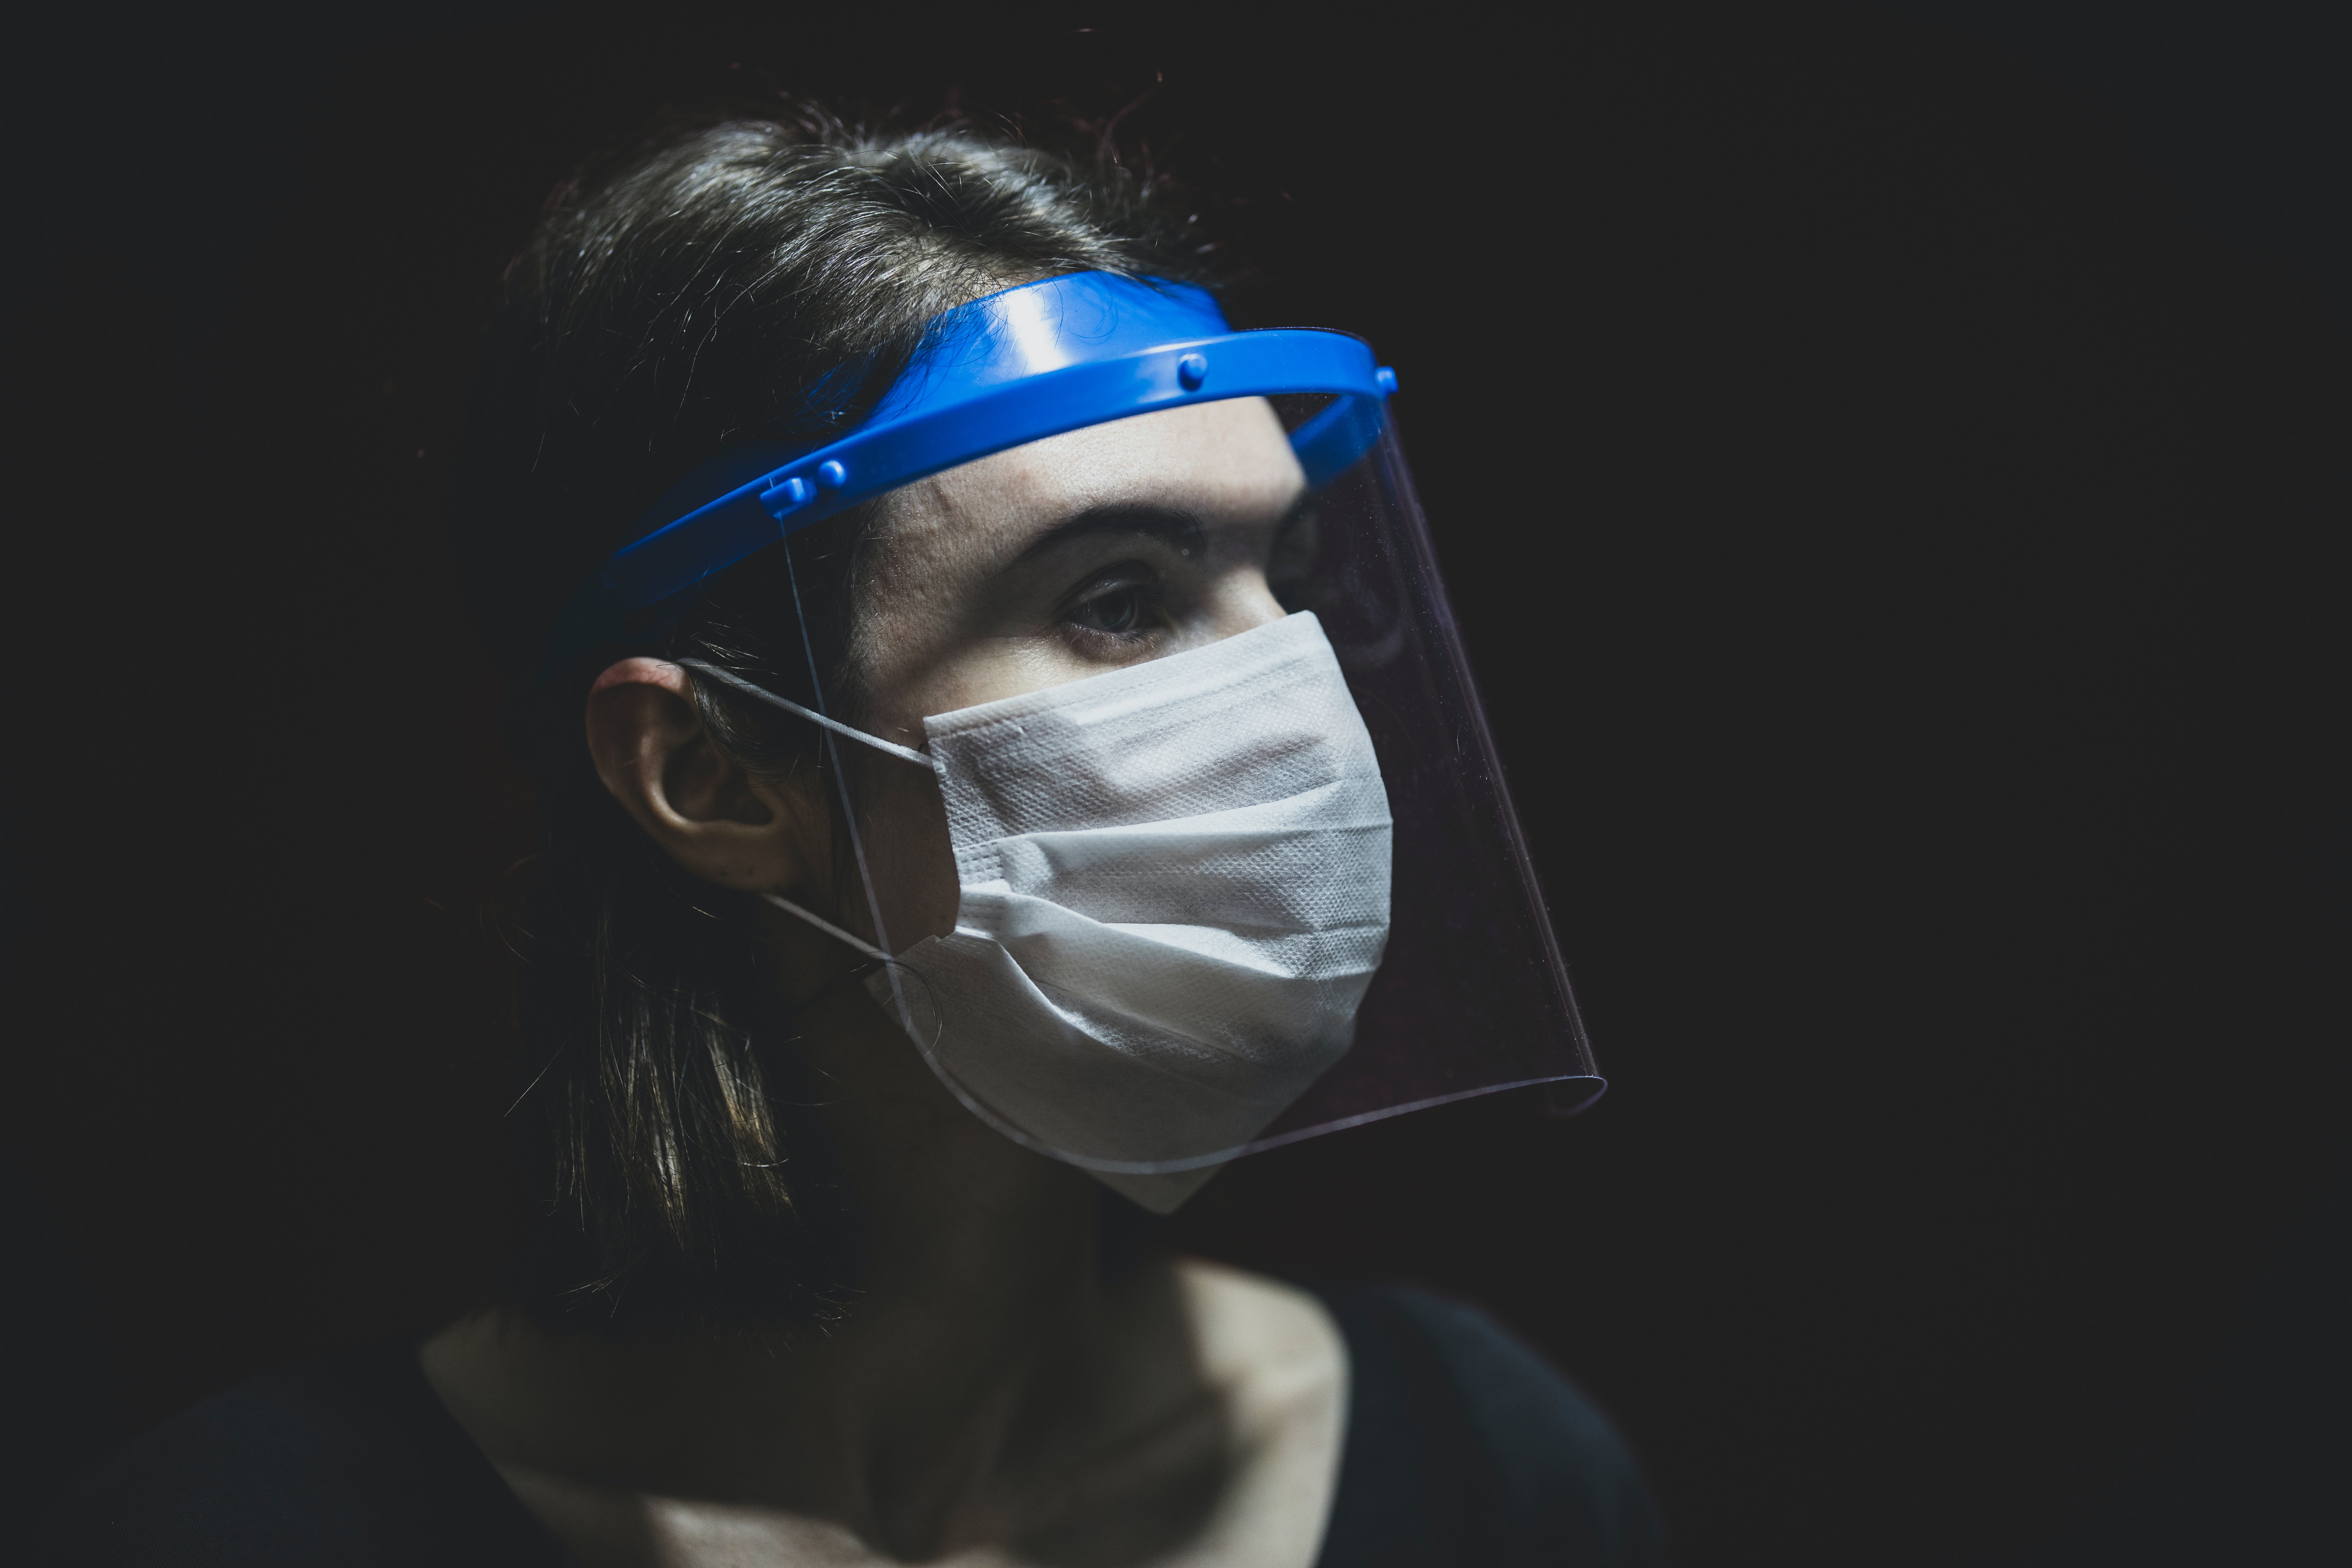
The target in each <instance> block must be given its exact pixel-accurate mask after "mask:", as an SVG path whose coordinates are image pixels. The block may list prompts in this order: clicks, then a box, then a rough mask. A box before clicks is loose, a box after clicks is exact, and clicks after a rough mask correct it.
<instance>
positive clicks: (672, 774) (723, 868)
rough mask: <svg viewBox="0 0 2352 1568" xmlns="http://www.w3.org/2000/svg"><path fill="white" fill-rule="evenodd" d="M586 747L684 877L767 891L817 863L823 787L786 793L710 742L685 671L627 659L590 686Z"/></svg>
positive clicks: (608, 784)
mask: <svg viewBox="0 0 2352 1568" xmlns="http://www.w3.org/2000/svg"><path fill="white" fill-rule="evenodd" d="M588 754H589V755H590V756H591V757H593V759H594V760H595V763H596V776H597V777H599V778H601V779H603V780H604V787H605V788H606V789H608V790H611V791H612V792H613V798H614V800H617V801H619V802H620V803H621V805H623V807H625V809H626V810H627V811H628V814H629V815H630V816H633V817H635V818H636V821H637V826H640V827H642V828H644V829H645V830H646V833H648V834H650V835H651V836H652V837H653V840H654V842H655V843H656V844H658V845H660V846H661V847H662V849H663V851H664V852H665V853H667V855H668V856H669V858H671V859H672V860H675V861H676V862H677V864H678V865H679V866H680V867H681V868H684V869H685V870H686V871H687V872H688V874H689V875H691V876H695V877H698V878H700V879H702V880H704V881H706V882H716V883H718V884H719V886H721V887H726V888H741V889H747V890H750V891H753V892H771V891H776V890H779V889H788V888H797V887H801V886H803V884H804V883H806V882H807V881H808V879H809V877H810V874H811V873H812V872H814V871H816V870H818V869H820V868H821V863H822V862H821V858H820V857H818V856H814V855H812V854H811V853H810V852H809V851H810V847H811V846H813V845H815V844H820V843H822V842H823V841H824V823H823V822H821V821H815V820H812V817H813V816H822V814H823V812H824V797H823V795H822V794H821V793H820V792H818V791H815V790H810V791H807V792H800V791H782V790H778V789H777V788H775V787H774V786H772V785H771V784H766V783H763V782H762V781H761V780H760V779H758V778H756V777H754V776H752V775H751V773H747V772H745V771H744V769H743V768H742V767H740V765H738V764H737V763H736V762H735V761H734V760H733V759H732V758H730V757H729V756H728V755H727V754H726V753H725V752H721V751H720V750H719V748H718V747H717V746H716V745H714V744H713V743H712V742H711V739H710V735H709V731H707V730H705V729H704V728H703V723H702V716H701V714H700V713H699V712H698V710H696V708H695V706H694V698H693V694H692V689H691V688H690V687H689V686H688V684H687V675H686V671H685V670H683V669H681V668H678V667H677V665H674V664H670V663H668V662H667V661H665V660H662V659H657V658H625V659H623V660H621V661H620V662H619V663H618V664H615V665H614V666H613V667H612V668H609V669H607V670H605V671H604V674H602V675H600V676H598V677H597V678H596V684H595V685H594V686H593V687H591V688H589V690H588Z"/></svg>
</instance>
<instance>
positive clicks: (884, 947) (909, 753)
mask: <svg viewBox="0 0 2352 1568" xmlns="http://www.w3.org/2000/svg"><path fill="white" fill-rule="evenodd" d="M784 581H785V582H786V583H787V584H790V585H791V588H792V594H793V620H794V621H795V622H797V623H798V624H799V626H800V632H801V657H802V658H805V659H806V660H807V661H808V672H809V689H810V690H811V691H813V692H814V693H815V695H816V700H817V701H818V703H819V704H820V705H822V704H823V703H824V679H823V678H822V677H821V676H819V675H818V673H817V665H816V648H815V647H814V645H813V644H812V643H811V642H810V641H809V631H808V616H807V614H806V613H805V612H804V611H803V609H802V607H801V577H800V571H799V568H798V567H797V565H796V564H795V563H793V552H792V546H791V545H790V544H789V543H787V544H786V545H785V546H784ZM678 662H679V663H680V664H682V665H684V666H686V667H687V668H690V669H694V670H698V671H700V672H701V673H703V674H706V675H709V676H710V677H711V678H713V679H717V680H719V681H720V682H722V683H724V684H726V685H728V686H731V687H734V688H735V689H738V690H740V691H742V692H745V693H747V694H748V695H750V696H753V697H757V698H759V699H760V700H762V701H764V702H768V703H771V704H772V705H774V706H775V707H778V708H781V709H782V710H785V711H786V712H788V713H795V714H798V715H799V716H800V717H801V718H803V719H806V720H808V721H811V722H812V723H814V724H816V725H818V726H819V727H821V728H822V729H823V730H824V731H825V737H824V744H825V752H826V756H827V759H828V760H829V761H830V762H831V763H832V764H833V779H834V788H835V793H836V794H838V795H840V797H841V820H842V824H843V826H845V827H846V828H847V829H848V832H849V852H850V856H851V858H853V859H855V860H856V863H857V879H858V881H859V882H861V883H863V884H864V885H865V888H866V916H867V918H869V919H870V920H872V921H873V922H874V935H875V937H876V939H877V942H879V944H880V945H878V946H877V945H875V943H873V942H862V941H860V940H859V939H858V938H856V937H854V936H852V935H850V934H849V932H847V931H844V930H842V929H841V928H840V927H839V926H837V925H835V924H834V923H833V922H832V921H825V920H820V919H818V918H817V916H816V915H814V913H812V912H810V911H809V910H804V909H803V908H801V907H800V906H799V905H798V904H795V903H793V902H792V901H791V900H788V899H782V898H779V897H777V896H776V895H775V894H772V893H762V894H761V898H763V899H766V900H769V901H770V902H771V903H773V904H775V905H776V906H777V907H778V908H779V909H782V910H785V911H787V912H788V913H791V914H795V915H798V916H799V917H800V918H801V919H803V920H804V921H809V922H810V923H811V924H813V925H814V926H816V927H817V928H818V929H820V930H822V931H827V932H830V933H831V934H832V935H833V936H835V938H837V939H839V940H841V941H843V942H847V943H849V945H850V946H851V947H852V948H853V949H855V950H856V951H858V952H864V953H867V954H869V955H871V956H872V957H874V958H877V959H879V960H880V961H881V963H882V972H883V973H885V974H887V975H888V976H889V979H890V1000H891V1002H892V1003H893V1004H894V1005H896V1006H897V1007H898V1017H899V1020H900V1021H901V1022H902V1023H904V1024H905V1025H907V1026H908V1034H910V1035H912V1034H914V1032H915V1030H914V1027H913V1021H914V1014H913V1013H912V1012H911V1011H910V1010H909V1009H908V1005H907V994H906V989H905V987H904V985H903V984H902V983H901V982H900V980H899V973H900V970H901V969H902V968H903V967H904V966H903V965H901V964H900V963H898V961H897V960H896V959H894V958H892V957H891V955H890V952H889V946H890V933H889V931H888V930H887V928H886V927H885V926H884V924H883V921H882V900H880V898H879V897H877V895H876V893H875V890H874V877H873V874H872V872H871V871H870V870H869V869H868V868H867V866H866V841H865V838H864V837H863V836H862V835H861V834H859V832H858V831H857V808H856V805H855V803H853V802H852V801H851V800H850V798H849V774H848V770H846V769H845V768H844V767H843V766H842V765H841V738H842V737H847V738H848V739H850V740H853V741H861V742H865V743H866V745H869V746H872V747H873V748H874V749H875V750H877V751H880V752H888V753H890V755H892V756H894V757H897V758H899V759H900V760H901V761H904V762H909V763H914V764H915V765H916V766H918V767H920V768H925V769H929V767H930V766H931V759H930V757H929V755H928V754H927V753H925V752H919V751H916V750H915V749H914V748H913V747H911V746H901V745H899V744H898V743H897V742H894V741H886V740H884V739H882V738H881V737H880V736H879V735H869V734H867V733H866V731H863V730H859V729H855V728H852V727H851V726H850V725H847V724H845V723H843V722H842V721H840V720H838V719H835V718H833V717H832V716H831V715H829V714H827V713H824V712H823V711H821V710H820V709H811V708H803V707H802V706H801V705H800V704H799V703H797V702H793V701H791V700H787V699H785V698H782V697H779V696H777V695H776V694H775V693H774V692H772V691H762V690H761V689H760V688H758V687H757V686H754V685H752V684H751V682H750V681H748V680H745V679H743V678H742V677H740V676H738V675H733V674H730V673H729V672H728V671H726V670H723V669H719V668H713V667H712V666H710V665H709V664H706V663H704V662H703V661H702V660H700V659H680V660H679V661H678Z"/></svg>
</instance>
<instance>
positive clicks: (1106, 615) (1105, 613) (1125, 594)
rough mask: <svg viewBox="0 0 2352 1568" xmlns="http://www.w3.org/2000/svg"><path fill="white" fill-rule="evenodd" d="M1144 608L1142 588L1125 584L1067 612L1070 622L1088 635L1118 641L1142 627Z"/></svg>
mask: <svg viewBox="0 0 2352 1568" xmlns="http://www.w3.org/2000/svg"><path fill="white" fill-rule="evenodd" d="M1145 608H1146V605H1145V604H1144V591H1143V588H1142V587H1141V585H1140V584H1134V583H1129V584H1126V585H1124V586H1122V587H1118V588H1113V589H1111V590H1110V591H1109V592H1108V593H1103V594H1097V595H1095V596H1094V597H1093V598H1091V599H1088V600H1087V601H1086V602H1085V603H1083V604H1081V605H1078V606H1077V607H1076V608H1075V609H1073V610H1072V611H1071V612H1070V619H1072V620H1073V621H1076V623H1077V624H1078V625H1080V626H1084V627H1086V628H1087V630H1088V631H1097V632H1104V633H1108V635H1110V636H1112V637H1122V636H1125V635H1127V634H1128V633H1130V632H1133V631H1134V630H1136V629H1137V628H1138V627H1139V626H1141V625H1142V624H1143V620H1144V611H1145Z"/></svg>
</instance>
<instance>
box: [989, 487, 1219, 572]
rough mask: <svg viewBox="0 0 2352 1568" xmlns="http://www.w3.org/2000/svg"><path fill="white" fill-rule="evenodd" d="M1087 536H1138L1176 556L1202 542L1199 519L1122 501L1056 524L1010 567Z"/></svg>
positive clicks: (1171, 509)
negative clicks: (1121, 534) (1162, 546)
mask: <svg viewBox="0 0 2352 1568" xmlns="http://www.w3.org/2000/svg"><path fill="white" fill-rule="evenodd" d="M1089 533H1140V534H1144V535H1146V536H1148V537H1150V538H1152V539H1156V540H1158V541H1159V542H1160V543H1162V544H1164V545H1166V546H1167V547H1168V548H1169V549H1171V550H1172V551H1174V552H1176V553H1177V554H1179V555H1191V554H1192V553H1193V552H1195V551H1197V550H1199V549H1200V548H1201V543H1202V528H1201V520H1200V519H1199V518H1197V517H1195V516H1193V515H1192V513H1191V512H1189V511H1186V510H1183V509H1182V508H1181V507H1171V506H1153V505H1151V504H1150V503H1148V502H1132V501H1130V502H1121V503H1118V504H1115V505H1110V506H1094V507H1088V508H1087V510H1084V511H1082V512H1079V513H1078V514H1077V515H1076V516H1075V517H1071V518H1068V519H1066V520H1065V521H1061V522H1057V523H1055V525H1054V526H1053V527H1051V528H1049V529H1047V530H1046V531H1045V532H1043V533H1041V534H1039V535H1038V536H1037V537H1036V538H1035V539H1034V540H1033V541H1031V542H1030V544H1029V547H1028V548H1027V549H1026V550H1024V551H1023V552H1021V553H1020V554H1019V555H1018V556H1016V557H1014V558H1013V562H1012V563H1011V564H1012V565H1013V566H1020V565H1023V564H1025V563H1028V562H1030V561H1033V560H1034V559H1035V558H1036V557H1038V556H1040V555H1043V554H1045V552H1047V551H1049V550H1053V549H1055V548H1056V547H1058V546H1060V545H1063V544H1066V543H1067V542H1070V541H1071V540H1073V539H1077V538H1080V537H1083V536H1084V535H1087V534H1089Z"/></svg>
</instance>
